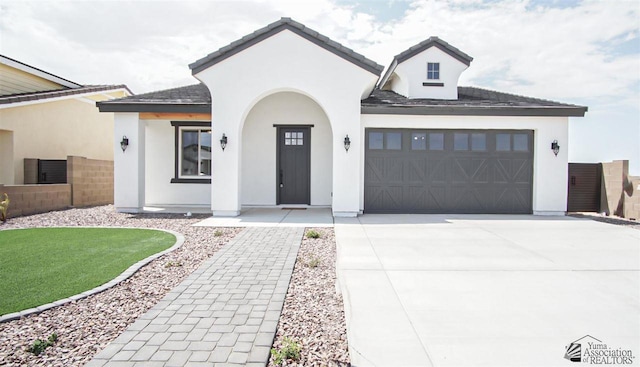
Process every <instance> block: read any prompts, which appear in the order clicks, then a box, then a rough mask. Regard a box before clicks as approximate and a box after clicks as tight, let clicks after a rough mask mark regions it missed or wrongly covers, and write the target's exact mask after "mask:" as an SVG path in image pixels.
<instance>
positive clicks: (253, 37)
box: [189, 17, 384, 75]
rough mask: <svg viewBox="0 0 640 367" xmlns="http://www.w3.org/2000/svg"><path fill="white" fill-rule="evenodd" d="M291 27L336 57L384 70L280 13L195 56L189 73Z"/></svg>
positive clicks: (377, 73)
mask: <svg viewBox="0 0 640 367" xmlns="http://www.w3.org/2000/svg"><path fill="white" fill-rule="evenodd" d="M286 29H288V30H290V31H292V32H294V33H296V34H298V35H299V36H301V37H303V38H305V39H307V40H308V41H310V42H313V43H315V44H316V45H318V46H320V47H323V48H324V49H326V50H327V51H329V52H332V53H334V54H335V55H337V56H338V57H342V58H343V59H345V60H347V61H349V62H351V63H353V64H355V65H357V66H359V67H361V68H363V69H365V70H367V71H369V72H371V73H373V74H376V75H380V74H381V73H382V71H383V70H384V66H382V65H380V64H378V63H377V62H375V61H373V60H370V59H368V58H367V57H365V56H364V55H362V54H360V53H358V52H356V51H354V50H352V49H350V48H349V47H346V46H344V45H342V44H340V43H339V42H336V41H334V40H332V39H331V38H329V37H327V36H325V35H323V34H321V33H320V32H318V31H315V30H313V29H311V28H309V27H307V26H305V25H304V24H302V23H300V22H297V21H295V20H293V19H291V18H289V17H282V18H280V19H279V20H277V21H275V22H272V23H270V24H268V25H267V26H265V27H262V28H260V29H257V30H255V31H253V32H252V33H249V34H247V35H245V36H244V37H242V38H240V39H238V40H235V41H233V42H231V43H229V44H228V45H226V46H223V47H221V48H219V49H218V50H216V51H214V52H211V53H209V54H208V55H207V56H205V57H203V58H200V59H198V60H196V61H195V62H193V63H191V64H189V68H190V69H191V73H192V74H197V73H199V72H201V71H202V70H204V69H206V68H208V67H210V66H212V65H215V64H217V63H218V62H220V61H223V60H225V59H227V58H229V57H231V56H233V55H235V54H237V53H239V52H241V51H243V50H245V49H247V48H249V47H251V46H253V45H254V44H256V43H258V42H261V41H263V40H265V39H267V38H269V37H271V36H272V35H274V34H277V33H279V32H281V31H283V30H286Z"/></svg>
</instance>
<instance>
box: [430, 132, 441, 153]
mask: <svg viewBox="0 0 640 367" xmlns="http://www.w3.org/2000/svg"><path fill="white" fill-rule="evenodd" d="M443 149H444V134H443V133H431V134H429V150H443Z"/></svg>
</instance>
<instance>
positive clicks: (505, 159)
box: [364, 129, 533, 214]
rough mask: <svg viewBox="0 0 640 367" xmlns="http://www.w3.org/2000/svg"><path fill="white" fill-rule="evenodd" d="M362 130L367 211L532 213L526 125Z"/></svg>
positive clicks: (530, 147)
mask: <svg viewBox="0 0 640 367" xmlns="http://www.w3.org/2000/svg"><path fill="white" fill-rule="evenodd" d="M365 133H366V142H365V144H366V147H365V183H364V185H365V187H364V201H365V202H364V210H365V212H367V213H447V214H448V213H523V214H526V213H531V212H532V188H533V132H532V131H528V130H504V131H502V130H499V131H496V130H420V129H367V130H366V131H365Z"/></svg>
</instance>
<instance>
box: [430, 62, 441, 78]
mask: <svg viewBox="0 0 640 367" xmlns="http://www.w3.org/2000/svg"><path fill="white" fill-rule="evenodd" d="M427 79H428V80H439V79H440V63H439V62H428V63H427Z"/></svg>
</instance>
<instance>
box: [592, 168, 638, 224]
mask: <svg viewBox="0 0 640 367" xmlns="http://www.w3.org/2000/svg"><path fill="white" fill-rule="evenodd" d="M601 192H602V196H601V201H600V207H601V209H600V210H601V211H602V212H605V213H607V214H608V215H617V216H619V217H624V218H628V219H634V220H640V177H637V176H629V161H627V160H620V161H613V162H605V163H602V189H601Z"/></svg>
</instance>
